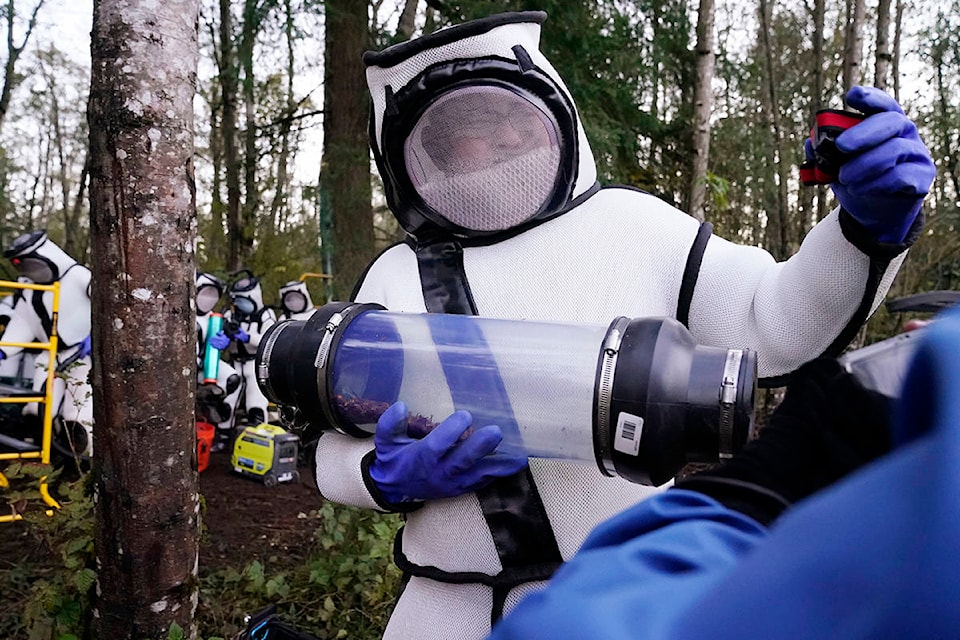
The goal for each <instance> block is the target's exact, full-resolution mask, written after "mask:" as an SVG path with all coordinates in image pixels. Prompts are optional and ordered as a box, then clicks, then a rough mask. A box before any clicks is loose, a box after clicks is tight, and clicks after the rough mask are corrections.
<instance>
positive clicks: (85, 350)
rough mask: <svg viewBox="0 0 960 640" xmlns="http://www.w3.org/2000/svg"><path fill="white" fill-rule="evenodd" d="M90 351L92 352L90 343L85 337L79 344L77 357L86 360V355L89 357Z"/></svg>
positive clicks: (88, 338)
mask: <svg viewBox="0 0 960 640" xmlns="http://www.w3.org/2000/svg"><path fill="white" fill-rule="evenodd" d="M91 350H92V345H91V343H90V336H87V337H86V338H84V339H83V340H82V341H81V342H80V353H79V355H78V356H77V357H78V358H86V357H87V356H88V355H90V351H91Z"/></svg>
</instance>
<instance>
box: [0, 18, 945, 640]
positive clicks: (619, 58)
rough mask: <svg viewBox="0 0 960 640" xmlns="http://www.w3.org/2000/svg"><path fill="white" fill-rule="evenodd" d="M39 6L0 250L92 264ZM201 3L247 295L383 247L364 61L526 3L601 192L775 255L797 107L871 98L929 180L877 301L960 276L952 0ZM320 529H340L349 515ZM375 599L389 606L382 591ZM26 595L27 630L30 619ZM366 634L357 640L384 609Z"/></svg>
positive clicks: (359, 558)
mask: <svg viewBox="0 0 960 640" xmlns="http://www.w3.org/2000/svg"><path fill="white" fill-rule="evenodd" d="M48 1H49V2H50V3H51V4H46V3H45V2H44V0H32V1H28V0H7V2H6V3H5V6H3V7H2V8H0V25H3V26H4V27H5V28H6V32H7V38H6V49H5V52H4V50H3V48H2V45H0V56H3V59H4V62H5V65H4V67H3V69H4V71H3V77H2V82H3V85H2V88H0V246H6V245H7V244H8V243H9V242H10V241H11V240H12V239H13V238H15V237H16V236H17V235H19V234H20V233H22V232H24V231H27V230H31V229H36V228H46V229H47V230H48V232H49V233H50V235H51V237H52V238H53V239H54V240H55V241H56V242H58V243H59V244H61V246H63V247H64V248H65V249H66V250H67V251H68V253H70V254H71V255H73V256H75V257H77V258H78V259H80V260H81V261H89V260H90V255H91V244H92V242H91V231H90V229H91V225H90V205H89V197H88V192H89V190H90V175H91V171H90V169H91V150H90V131H89V129H88V113H87V109H88V95H89V90H90V68H89V64H90V63H89V59H81V57H79V56H77V55H75V52H76V51H77V48H76V45H77V43H76V42H64V41H62V40H58V39H57V37H56V36H54V35H53V34H54V33H58V32H57V31H55V30H52V29H50V28H49V26H48V25H51V24H53V23H54V22H56V20H57V17H56V15H53V14H48V12H49V11H52V10H53V9H52V7H53V4H52V2H53V0H48ZM135 4H136V3H135ZM139 4H146V3H143V2H141V3H139ZM200 4H201V13H200V22H199V37H200V54H201V57H200V67H199V74H198V82H197V86H196V95H195V99H194V103H193V104H194V118H195V123H196V126H195V129H194V133H195V139H194V146H195V150H196V151H195V155H194V164H195V167H196V178H197V183H196V184H197V210H196V214H197V220H198V235H197V257H196V262H197V266H198V268H200V269H203V270H208V271H213V272H215V273H218V274H220V275H223V276H226V275H227V274H229V273H230V272H231V271H234V270H236V269H240V268H244V267H246V268H250V269H252V270H253V271H254V272H255V273H257V274H258V275H260V276H261V277H262V279H263V287H264V292H265V297H266V302H268V303H276V291H277V289H278V287H279V286H280V285H281V284H283V283H284V282H287V281H289V280H293V279H296V278H297V277H299V276H301V275H302V274H305V273H324V274H327V275H331V276H332V280H328V279H323V280H321V279H315V280H311V281H310V284H311V287H312V288H313V291H314V300H315V302H322V301H325V300H327V299H344V298H346V297H347V296H348V295H349V293H350V291H351V289H352V286H353V283H354V282H355V281H356V278H357V277H358V275H359V274H360V272H361V271H362V269H363V266H364V265H366V264H367V263H368V262H369V260H370V259H371V258H372V257H373V256H374V255H375V254H376V253H377V252H378V251H379V250H381V249H382V248H384V247H385V246H387V245H389V244H390V243H392V242H395V241H396V240H398V239H399V238H400V237H401V236H402V234H401V232H400V230H399V229H398V227H397V225H396V223H395V222H394V221H393V219H392V217H391V216H390V214H389V212H388V211H387V210H386V208H385V204H384V200H383V197H382V190H381V186H380V182H379V178H378V177H377V176H376V173H375V171H374V170H373V168H372V167H371V163H370V156H369V151H368V148H367V138H366V113H367V112H366V105H367V101H368V97H367V96H366V94H365V86H364V84H363V82H362V65H360V62H359V56H360V54H361V53H362V51H363V50H366V49H380V48H382V47H384V46H387V45H389V44H391V43H394V42H399V41H402V40H405V39H408V38H410V37H411V36H414V35H418V34H420V33H424V32H429V31H432V30H434V29H436V28H438V27H440V26H443V25H447V24H452V23H456V22H460V21H462V20H465V19H470V18H474V17H479V16H483V15H489V14H491V13H495V12H498V11H505V10H526V9H543V10H545V11H547V12H548V14H549V19H548V21H547V23H546V24H545V26H544V30H543V37H542V49H543V51H544V52H545V53H546V55H547V57H548V58H549V59H550V60H551V61H552V62H553V63H554V65H555V66H556V67H557V69H558V70H559V71H560V73H561V75H562V76H563V77H564V79H565V81H566V83H567V85H568V86H569V88H570V90H571V92H572V93H573V95H574V97H575V99H576V102H577V105H578V107H579V109H580V112H581V118H582V121H583V123H584V126H585V128H586V134H587V136H588V138H589V139H590V141H591V144H592V146H593V150H594V154H595V156H596V158H597V162H598V170H599V175H600V179H601V181H602V182H604V183H624V184H629V185H633V186H636V187H639V188H641V189H644V190H647V191H649V192H651V193H654V194H656V195H657V196H659V197H661V198H663V199H665V200H667V201H669V202H671V203H674V204H676V205H677V206H679V207H681V208H682V209H684V210H687V211H689V212H690V213H691V215H694V216H697V217H699V218H703V219H707V220H710V221H712V222H713V223H714V225H715V229H716V232H717V233H718V234H719V235H721V236H723V237H726V238H728V239H731V240H735V241H737V242H741V243H745V244H752V245H756V246H760V247H763V248H765V249H766V250H768V251H770V252H771V253H772V254H773V255H774V256H776V257H778V258H784V257H787V256H789V255H790V254H792V253H793V252H794V251H796V249H797V248H798V245H799V242H800V241H801V239H802V238H803V236H804V235H805V233H806V232H807V230H809V229H810V228H811V226H812V225H813V224H815V223H816V221H817V220H819V219H821V218H822V217H823V216H824V215H825V214H826V212H827V211H829V209H830V208H831V207H832V206H833V198H832V195H831V193H830V191H829V189H827V188H808V187H802V186H801V185H800V183H799V180H798V172H797V168H798V164H799V163H800V161H801V160H802V159H803V151H802V149H803V139H804V138H805V137H806V135H807V133H808V132H809V128H810V124H811V117H812V114H813V113H814V112H815V111H816V110H817V109H819V108H824V107H832V108H840V107H842V96H843V94H844V91H845V88H846V87H849V86H850V85H852V84H857V83H862V84H868V85H875V86H879V87H882V88H885V89H886V90H888V91H889V92H891V93H892V94H894V95H895V97H896V98H897V99H898V100H899V101H900V103H901V104H902V105H903V106H904V109H905V111H906V112H907V114H908V115H909V116H910V117H911V118H912V119H913V120H914V121H915V122H916V123H917V125H918V127H919V129H920V132H921V135H922V137H923V139H924V140H925V142H926V144H927V146H928V147H929V148H930V150H931V153H932V154H933V157H934V160H935V162H936V164H937V167H938V175H937V178H936V181H935V183H934V186H933V190H932V193H931V194H930V196H929V197H928V198H927V199H926V201H925V207H924V212H925V215H926V228H925V231H924V234H923V236H922V237H921V239H920V240H919V241H918V242H917V244H916V245H915V247H914V248H913V249H912V250H911V254H910V257H909V259H908V260H907V262H906V263H905V265H904V267H903V268H902V269H901V272H900V275H899V277H898V278H897V280H896V282H895V283H894V286H893V288H892V290H891V294H890V295H891V296H893V297H896V296H901V295H905V294H908V293H914V292H919V291H927V290H934V289H956V288H958V286H960V283H958V281H957V280H958V278H960V264H958V258H960V235H958V234H957V232H956V225H957V223H958V218H960V202H958V193H960V182H958V179H960V178H958V172H960V157H958V146H960V0H943V1H941V2H937V3H933V2H924V1H921V0H871V1H870V2H868V1H867V0H844V1H843V2H840V1H835V2H826V0H804V1H801V2H791V3H788V2H783V1H782V0H750V1H746V2H745V1H743V0H736V1H734V0H716V1H715V0H636V1H632V2H630V1H625V0H597V1H595V2H579V3H577V2H566V1H563V0H542V1H541V2H517V1H510V2H508V1H494V0H486V1H479V0H476V1H464V2H443V1H440V0H428V1H426V2H423V1H421V2H417V1H416V0H406V1H405V2H399V1H397V2H388V1H387V0H377V1H376V2H373V3H370V2H368V1H366V0H327V1H326V2H321V1H320V0H234V1H232V2H231V1H230V0H219V1H217V0H202V1H201V3H200ZM83 46H84V44H83V43H80V49H81V50H82V48H83ZM3 267H4V268H6V269H7V272H6V273H7V275H8V276H11V275H13V271H12V270H11V269H10V268H9V266H7V265H3ZM899 321H900V318H896V317H893V316H890V315H889V314H886V313H885V312H884V311H883V310H881V311H880V312H879V313H878V314H877V316H876V317H875V318H874V319H873V320H871V322H870V323H869V324H868V326H867V328H866V330H865V331H864V332H863V333H862V335H861V336H859V337H858V341H859V342H861V343H862V342H872V341H874V340H876V339H879V338H882V337H885V336H887V335H890V333H891V332H892V331H893V330H894V329H895V325H896V324H897V323H898V322H899ZM95 322H96V320H95ZM77 500H78V501H79V500H80V498H79V497H78V498H77ZM334 517H335V518H343V519H345V520H344V521H346V522H347V523H348V524H349V526H350V527H354V526H359V525H357V523H358V522H360V521H359V516H357V518H358V519H357V520H353V519H351V518H353V517H354V516H353V515H350V514H349V512H338V513H337V514H336V515H335V516H334ZM383 525H384V523H383V522H380V521H376V522H365V523H364V524H362V527H365V528H364V529H363V530H364V531H366V532H368V533H367V535H370V534H369V532H371V531H373V532H374V533H373V534H372V535H373V537H374V538H375V539H376V540H377V541H380V540H381V539H383V538H388V537H389V533H390V526H387V527H386V528H384V526H383ZM376 527H380V528H379V529H376ZM338 535H339V536H340V538H343V535H342V534H338ZM351 535H353V537H354V538H356V539H361V538H363V535H360V534H357V532H356V531H354V533H353V534H351ZM339 542H342V540H340V541H339ZM80 552H85V549H84V548H75V549H73V550H72V551H71V552H70V554H77V553H80ZM368 552H369V549H365V548H364V549H360V548H357V549H353V550H352V551H349V552H345V553H347V556H344V557H345V559H344V562H347V560H350V561H351V562H353V563H354V564H356V565H359V564H364V565H365V566H366V567H367V571H368V573H369V571H370V569H369V567H370V565H371V564H376V569H375V570H374V573H376V574H377V575H378V576H380V577H381V583H380V584H381V586H383V584H392V582H390V581H392V580H395V578H396V576H395V575H391V574H389V571H388V570H387V569H385V568H383V567H384V566H385V564H384V563H383V561H382V559H378V560H374V559H371V558H370V557H369V553H368ZM349 553H353V554H354V555H355V557H348V555H349ZM364 554H366V556H365V555H364ZM74 561H75V559H74ZM377 563H379V564H377ZM81 564H82V563H81ZM241 569H242V568H241ZM81 575H84V576H89V574H87V573H83V574H81ZM384 576H386V578H384ZM74 577H76V576H74ZM89 580H90V579H89V578H82V579H79V581H77V580H73V581H72V582H69V581H68V582H69V584H70V585H71V586H70V587H69V589H68V590H67V591H69V594H70V595H69V598H67V600H69V602H70V603H73V604H77V606H78V607H79V608H81V609H82V607H83V605H84V604H86V603H87V600H86V598H87V597H88V595H89V594H88V591H89V587H90V586H91V584H92V582H89ZM384 580H386V582H384ZM64 584H67V582H65V583H64ZM61 586H64V585H61ZM84 587H86V591H85V590H84ZM64 589H66V587H65V586H64ZM304 589H305V587H304ZM376 593H378V594H383V597H384V598H388V597H389V594H388V590H387V589H382V590H377V591H376ZM60 595H61V596H63V593H61V594H60ZM288 595H289V593H288ZM294 595H295V594H294ZM71 598H72V600H71ZM41 604H43V606H40V607H39V608H38V609H37V610H36V612H35V621H36V620H41V619H43V616H44V615H47V614H49V612H50V609H49V607H47V608H45V607H46V604H49V603H41ZM61 604H62V603H61ZM324 606H326V604H325V605H324ZM331 607H332V609H337V608H338V607H337V606H336V604H335V603H334V604H331ZM44 611H46V612H47V614H44ZM328 613H330V615H328V616H327V617H326V618H325V619H322V620H321V619H320V617H319V616H318V617H314V618H311V619H310V622H311V623H312V624H314V628H315V629H316V630H317V632H318V633H320V632H323V633H325V634H329V637H337V634H338V633H339V632H341V631H344V632H345V633H349V636H350V637H361V636H360V635H357V631H356V629H353V628H350V629H351V631H349V632H346V631H345V630H346V629H347V628H348V624H347V623H345V622H343V620H342V619H339V618H337V617H336V615H335V612H328ZM48 617H49V616H48ZM71 620H72V619H70V620H67V622H62V624H61V623H56V624H54V623H49V624H48V625H47V627H48V628H49V629H50V630H51V631H50V633H51V634H53V635H49V636H41V635H37V636H35V637H38V638H39V637H69V635H67V634H69V633H74V631H75V630H74V629H73V628H72V627H70V624H74V623H75V624H76V625H77V626H78V627H82V626H83V616H82V615H80V614H77V618H76V620H75V621H74V622H71ZM363 621H364V624H363V625H360V626H361V627H362V628H363V629H364V630H365V631H364V633H368V634H369V637H376V636H377V630H378V628H379V627H378V626H377V625H378V624H380V623H382V619H381V618H377V619H375V620H374V619H370V618H369V617H368V618H363ZM48 622H49V620H48ZM87 622H88V623H89V620H88V621H87ZM57 624H61V626H60V627H58V626H57ZM36 628H39V627H36ZM195 632H196V629H194V630H193V633H195ZM38 633H39V632H38ZM201 633H206V634H207V635H209V634H210V633H211V631H210V630H206V631H204V630H201ZM57 634H59V635H57ZM31 637H34V636H31ZM324 637H327V636H326V635H325V636H324Z"/></svg>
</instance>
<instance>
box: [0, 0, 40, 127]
mask: <svg viewBox="0 0 960 640" xmlns="http://www.w3.org/2000/svg"><path fill="white" fill-rule="evenodd" d="M43 3H44V0H37V4H35V5H34V6H33V11H31V12H30V18H28V19H27V26H26V29H25V30H24V34H23V37H22V38H20V43H19V44H18V43H17V33H16V31H17V28H16V22H17V3H16V0H7V6H5V7H3V9H2V10H0V16H2V17H3V19H4V20H6V22H7V59H6V61H5V62H4V64H3V87H0V129H2V128H3V123H4V120H6V118H7V110H8V109H9V108H10V98H11V97H12V96H13V90H14V89H16V88H17V85H19V84H20V83H21V82H22V81H23V75H22V74H19V73H17V60H19V59H20V54H22V53H23V50H24V49H25V48H26V46H27V42H29V40H30V35H31V34H32V33H33V30H34V28H35V27H36V26H37V14H39V13H40V8H41V7H42V6H43Z"/></svg>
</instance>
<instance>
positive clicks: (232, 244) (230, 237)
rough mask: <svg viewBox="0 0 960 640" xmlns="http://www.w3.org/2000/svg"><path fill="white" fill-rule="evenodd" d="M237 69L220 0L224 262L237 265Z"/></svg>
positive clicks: (226, 10)
mask: <svg viewBox="0 0 960 640" xmlns="http://www.w3.org/2000/svg"><path fill="white" fill-rule="evenodd" d="M238 85H239V72H238V70H237V63H236V55H235V51H234V45H233V16H232V15H231V13H230V0H220V96H221V99H220V103H221V104H220V108H221V109H222V111H221V114H220V131H221V133H222V134H223V173H224V179H225V181H226V183H227V264H226V267H227V269H228V270H230V271H234V270H236V269H239V268H240V267H241V262H242V255H243V239H242V237H241V234H242V231H241V229H242V224H241V220H240V151H239V150H238V149H237V89H238Z"/></svg>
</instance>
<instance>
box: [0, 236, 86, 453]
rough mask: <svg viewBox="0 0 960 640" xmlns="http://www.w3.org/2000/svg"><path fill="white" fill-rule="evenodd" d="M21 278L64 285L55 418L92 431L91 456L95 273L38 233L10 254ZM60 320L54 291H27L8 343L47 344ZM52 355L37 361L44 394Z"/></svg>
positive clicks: (8, 351) (36, 378) (32, 407)
mask: <svg viewBox="0 0 960 640" xmlns="http://www.w3.org/2000/svg"><path fill="white" fill-rule="evenodd" d="M4 257H6V258H8V259H10V261H11V262H12V263H13V264H14V266H15V267H16V268H17V269H18V270H19V271H20V272H21V274H22V275H23V276H25V277H27V278H29V279H30V280H31V281H33V282H36V283H37V284H52V283H53V282H56V281H59V283H60V308H59V310H58V311H59V313H58V314H57V316H56V318H57V339H58V348H57V354H56V361H55V362H54V363H53V364H54V366H55V367H56V369H57V376H56V377H55V378H54V388H53V409H54V414H55V415H59V416H60V417H61V418H63V420H65V421H67V422H76V423H79V424H81V425H82V426H83V428H84V429H85V430H86V431H87V448H86V451H85V452H86V453H88V454H89V453H90V452H92V446H93V389H92V388H91V386H90V381H89V375H90V368H91V359H90V355H89V351H90V343H89V338H90V293H89V291H90V290H89V287H90V270H89V269H87V268H86V267H84V266H83V265H81V264H79V263H78V262H77V261H76V260H74V259H73V258H71V257H70V256H69V255H67V254H66V253H65V252H64V251H63V249H61V248H60V247H58V246H57V245H56V244H54V243H53V242H52V241H51V240H50V239H49V238H47V235H46V233H44V232H42V231H34V232H32V233H28V234H24V235H23V236H21V237H19V238H17V239H16V240H15V241H14V242H13V244H12V245H11V246H10V247H9V248H8V249H7V250H6V251H4ZM53 318H54V309H53V292H52V291H36V290H24V295H23V298H21V300H20V301H19V302H18V304H17V307H16V309H15V310H14V313H13V315H12V317H11V319H10V323H9V324H8V325H7V329H6V331H5V332H4V337H3V339H4V341H7V342H46V341H47V340H49V338H50V334H51V326H52V321H53ZM3 351H4V353H5V355H7V356H8V357H9V356H14V355H17V354H18V353H20V352H21V351H22V349H21V348H20V347H6V348H4V349H3ZM49 364H50V357H49V352H47V351H41V352H40V353H39V355H37V357H36V361H35V365H36V366H35V370H34V374H33V388H34V390H36V391H38V392H40V391H41V390H42V389H43V388H44V385H45V384H46V380H47V369H48V366H49ZM37 409H38V407H37V405H36V404H29V405H27V406H26V407H24V413H27V414H30V413H33V414H36V412H37Z"/></svg>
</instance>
